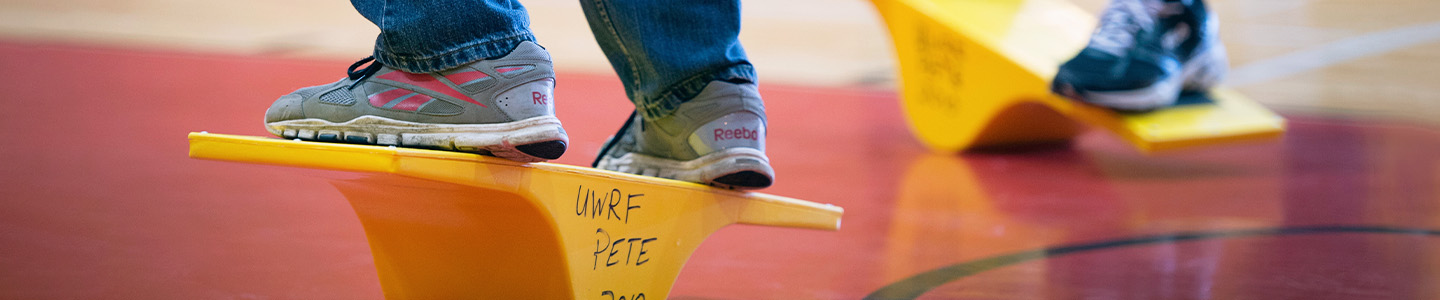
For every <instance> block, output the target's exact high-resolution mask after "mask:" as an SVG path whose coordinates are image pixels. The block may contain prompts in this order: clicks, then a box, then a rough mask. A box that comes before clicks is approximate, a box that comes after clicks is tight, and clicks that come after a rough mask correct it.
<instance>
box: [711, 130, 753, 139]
mask: <svg viewBox="0 0 1440 300" xmlns="http://www.w3.org/2000/svg"><path fill="white" fill-rule="evenodd" d="M715 140H716V141H722V140H752V141H758V140H760V132H759V130H758V128H757V129H756V130H751V129H749V128H745V127H740V128H737V129H723V128H717V129H715Z"/></svg>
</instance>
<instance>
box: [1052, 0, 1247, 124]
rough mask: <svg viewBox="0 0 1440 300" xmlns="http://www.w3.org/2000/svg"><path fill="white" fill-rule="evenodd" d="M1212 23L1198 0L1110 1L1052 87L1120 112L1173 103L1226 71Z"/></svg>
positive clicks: (1222, 49)
mask: <svg viewBox="0 0 1440 300" xmlns="http://www.w3.org/2000/svg"><path fill="white" fill-rule="evenodd" d="M1216 25H1217V22H1216V21H1215V20H1214V16H1213V15H1211V14H1209V12H1208V11H1207V10H1206V8H1205V4H1204V2H1203V1H1201V0H1114V1H1112V2H1111V3H1110V6H1109V7H1107V8H1106V9H1105V11H1104V12H1103V13H1102V14H1101V19H1100V26H1099V28H1097V29H1096V30H1095V33H1094V35H1092V36H1091V40H1090V43H1089V44H1088V45H1087V46H1086V47H1085V49H1084V50H1082V51H1081V52H1080V53H1079V54H1078V55H1076V56H1075V58H1073V59H1071V60H1070V61H1067V62H1065V64H1063V65H1061V66H1060V70H1059V72H1058V73H1057V74H1056V75H1055V80H1054V81H1053V83H1052V89H1053V90H1054V91H1055V92H1056V93H1059V94H1061V95H1064V96H1067V97H1070V98H1074V99H1077V100H1080V101H1084V102H1087V103H1091V104H1095V105H1100V106H1104V107H1108V108H1112V109H1116V110H1121V111H1146V110H1153V109H1157V108H1162V107H1166V106H1171V105H1174V104H1175V100H1176V99H1177V98H1178V97H1179V95H1180V92H1181V90H1194V91H1203V90H1206V89H1209V88H1210V87H1212V86H1214V85H1215V84H1216V83H1217V82H1219V81H1220V78H1221V77H1222V76H1223V74H1224V73H1225V68H1226V66H1225V64H1226V61H1225V53H1224V47H1223V46H1222V45H1220V41H1219V39H1218V38H1217V37H1216V31H1217V30H1216V29H1217V26H1216Z"/></svg>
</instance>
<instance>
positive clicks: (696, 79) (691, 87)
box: [635, 62, 757, 120]
mask: <svg viewBox="0 0 1440 300" xmlns="http://www.w3.org/2000/svg"><path fill="white" fill-rule="evenodd" d="M737 79H738V80H746V81H750V82H757V80H756V75H755V66H753V65H750V63H748V62H742V63H738V64H734V65H730V66H728V67H725V68H723V69H717V70H714V71H710V72H703V73H701V74H698V75H695V76H690V78H686V79H684V80H681V81H680V82H677V83H675V84H674V85H671V86H670V87H669V88H667V89H665V90H662V91H660V93H659V96H656V97H654V98H651V99H640V100H639V101H637V102H636V103H635V110H637V111H639V112H640V114H641V115H643V116H645V117H646V118H649V119H651V120H654V119H659V118H663V117H666V116H669V115H670V114H672V113H675V110H676V109H679V108H680V104H683V103H685V102H686V101H690V99H693V98H695V96H697V95H700V91H701V90H704V89H705V86H707V85H709V84H710V82H711V81H730V80H737Z"/></svg>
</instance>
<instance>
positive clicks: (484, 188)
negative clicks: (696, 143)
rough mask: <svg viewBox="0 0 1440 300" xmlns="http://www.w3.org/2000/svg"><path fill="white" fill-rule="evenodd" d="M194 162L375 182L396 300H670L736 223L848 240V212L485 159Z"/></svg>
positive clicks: (226, 145)
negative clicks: (681, 278)
mask: <svg viewBox="0 0 1440 300" xmlns="http://www.w3.org/2000/svg"><path fill="white" fill-rule="evenodd" d="M190 156H191V157H194V158H203V159H215V160H228V161H237V162H246V163H259V164H272V165H285V166H296V167H306V168H317V169H330V170H343V171H356V172H365V173H368V174H371V175H370V176H365V177H363V178H361V179H350V180H337V181H336V182H335V183H334V184H335V186H336V187H337V188H339V189H340V192H341V193H342V194H344V195H345V197H346V198H347V199H348V200H350V204H351V205H352V206H354V208H355V212H356V214H358V215H359V217H360V222H361V224H363V225H364V227H365V234H366V236H367V237H368V238H369V241H370V248H371V251H372V252H373V253H374V255H375V266H376V268H377V269H378V271H379V274H380V283H381V286H382V289H383V290H384V291H385V296H386V298H391V299H582V298H583V299H612V298H613V299H622V298H623V299H665V298H666V297H667V296H668V294H669V292H670V287H671V285H672V284H673V283H674V281H675V277H676V276H677V275H679V272H680V268H681V267H682V266H683V265H684V264H685V261H686V260H687V259H688V258H689V257H690V254H691V253H692V252H694V251H695V248H696V247H697V246H699V245H700V242H701V241H704V240H705V237H707V236H709V235H710V234H711V233H713V232H714V231H715V230H718V229H720V228H721V227H724V226H726V225H730V224H735V223H740V224H752V225H769V226H784V227H797V228H811V229H824V230H836V229H839V227H840V215H841V214H842V212H843V210H842V209H841V208H839V207H836V206H832V205H820V204H815V203H811V202H806V201H802V200H796V199H790V198H784V197H777V196H771V195H765V194H758V193H742V192H736V191H730V190H722V189H716V188H711V187H706V186H703V185H699V184H693V183H686V182H678V181H673V180H665V179H658V178H651V177H642V176H635V175H630V174H622V173H616V172H609V171H602V170H596V169H591V168H581V167H574V166H567V165H558V164H546V163H533V164H522V163H516V162H511V161H507V160H503V159H498V158H491V157H485V156H480V155H474V154H466V153H456V152H443V151H431V150H418V149H406V148H394V147H378V146H358V145H348V144H332V143H316V142H299V141H290V140H280V139H266V138H257V137H244V136H232V135H219V134H207V133H191V134H190Z"/></svg>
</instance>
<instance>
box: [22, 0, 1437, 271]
mask: <svg viewBox="0 0 1440 300" xmlns="http://www.w3.org/2000/svg"><path fill="white" fill-rule="evenodd" d="M816 2H822V3H824V4H825V5H824V6H825V7H826V8H828V9H827V10H821V9H816V8H815V7H817V4H816ZM1077 2H1080V4H1081V5H1082V6H1084V7H1086V8H1088V9H1091V10H1095V9H1098V8H1099V6H1100V5H1102V4H1103V3H1104V2H1105V1H1104V0H1080V1H1077ZM1212 2H1213V3H1214V5H1215V7H1216V9H1217V11H1219V12H1220V14H1221V17H1222V21H1223V22H1224V24H1225V26H1226V27H1225V29H1224V31H1223V32H1224V33H1223V37H1224V38H1225V39H1226V42H1227V44H1228V45H1229V46H1230V53H1231V56H1232V59H1233V62H1234V63H1233V65H1234V68H1233V72H1232V74H1231V75H1232V76H1231V77H1230V83H1231V84H1233V85H1234V86H1236V87H1237V88H1238V90H1240V91H1241V92H1244V93H1246V94H1247V95H1249V96H1250V97H1252V98H1255V99H1256V100H1257V101H1260V102H1262V103H1265V104H1267V105H1270V106H1271V107H1275V108H1277V109H1279V110H1280V111H1281V112H1282V113H1284V114H1285V115H1286V116H1287V117H1289V118H1290V120H1291V123H1290V124H1291V127H1290V131H1289V133H1288V134H1287V135H1286V136H1285V138H1284V139H1282V140H1277V141H1273V142H1269V143H1258V144H1245V145H1235V146H1227V147H1215V148H1206V149H1198V150H1193V151H1184V152H1179V153H1170V154H1165V155H1160V156H1144V155H1141V154H1139V153H1137V152H1135V151H1133V150H1131V149H1129V148H1127V146H1125V145H1124V144H1123V143H1122V142H1121V141H1119V140H1118V139H1116V138H1114V137H1111V136H1107V135H1105V134H1104V133H1101V132H1091V133H1088V134H1086V135H1083V136H1082V137H1081V138H1079V139H1078V140H1076V141H1075V142H1074V143H1072V144H1071V145H1066V146H1061V147H1047V148H1030V149H1011V150H1009V151H989V152H972V153H964V154H937V153H930V152H929V151H927V150H926V149H924V148H922V147H921V146H920V145H919V144H918V143H917V142H915V141H914V140H913V138H911V137H910V134H909V132H908V131H907V128H906V125H905V124H904V122H903V119H902V118H903V117H902V116H901V113H900V109H899V107H898V100H897V99H896V96H895V95H894V90H893V88H892V87H891V86H892V85H893V82H890V81H891V80H893V79H892V78H893V75H890V72H891V68H893V65H892V64H891V63H889V59H890V55H891V54H890V53H889V52H888V51H889V48H888V46H886V45H887V44H886V43H888V42H886V41H885V40H884V39H885V36H884V31H883V29H882V28H879V27H876V26H878V20H876V19H875V16H874V15H873V13H872V12H869V11H868V4H865V3H863V2H853V1H843V2H833V1H828V0H813V1H812V0H796V1H769V2H761V1H751V2H747V4H746V5H747V6H746V7H747V8H746V9H747V11H746V13H747V14H748V15H749V16H750V17H747V21H746V22H747V23H746V26H747V27H746V30H747V33H746V35H745V37H744V38H745V39H746V43H747V49H749V50H750V52H751V54H752V56H753V57H754V59H755V60H756V62H757V64H759V66H760V68H761V74H762V78H763V79H762V80H764V81H765V83H763V85H762V93H763V94H764V97H765V99H766V100H767V107H768V113H769V115H770V117H771V127H772V128H771V131H770V133H769V134H770V136H769V147H770V148H769V153H770V156H771V158H772V159H773V161H774V166H775V168H776V171H777V173H778V176H779V178H778V181H777V184H776V186H775V187H773V188H771V189H767V190H765V192H766V193H771V194H777V195H783V196H789V197H795V198H800V199H806V200H811V201H817V202H824V203H833V204H836V205H840V206H843V207H845V208H846V214H845V217H844V227H843V228H842V229H841V230H840V231H838V232H822V231H808V230H793V229H775V228H763V227H749V226H733V227H729V228H726V229H723V230H721V231H720V232H719V233H717V234H716V235H714V236H712V237H711V238H710V239H709V240H707V241H706V242H705V243H704V244H703V245H702V246H701V247H700V249H699V251H698V252H697V253H696V254H695V256H694V257H693V258H692V259H691V260H690V262H689V263H688V265H687V266H686V267H685V269H684V271H683V272H682V274H681V276H680V278H679V280H678V281H677V282H676V284H675V288H674V292H673V293H672V294H671V298H672V299H860V298H865V297H872V298H875V299H907V298H920V299H1437V298H1440V284H1436V283H1437V282H1440V85H1436V83H1437V82H1440V75H1436V74H1437V73H1436V72H1434V70H1437V69H1440V25H1437V24H1440V2H1437V1H1431V0H1387V1H1347V0H1265V1H1241V0H1229V1H1220V0H1216V1H1212ZM237 3H240V2H220V1H176V0H122V1H93V0H65V1H51V0H43V1H42V0H8V1H3V0H0V104H4V105H5V107H6V108H7V109H3V110H0V140H3V141H4V142H0V299H379V298H381V297H382V294H381V293H380V287H379V282H378V279H377V278H376V274H375V266H374V262H373V260H372V258H371V255H370V250H369V247H368V245H367V243H366V240H365V236H364V233H363V231H362V229H361V226H360V223H359V222H358V220H357V219H356V217H355V215H354V212H353V210H352V209H351V208H350V207H349V205H348V204H347V203H346V202H345V201H344V199H343V198H342V196H341V195H340V193H339V192H338V191H336V189H335V188H334V187H332V186H331V185H330V183H329V182H328V181H327V180H325V179H324V178H326V177H333V176H343V175H339V174H340V173H337V172H326V171H313V170H302V169H292V168H281V167H267V166H255V165H243V164H233V163H222V162H212V161H199V160H191V159H188V158H186V157H185V155H186V144H185V139H184V135H185V133H187V132H190V131H201V130H207V131H210V132H217V133H232V134H248V135H266V133H265V131H264V130H263V127H262V126H261V115H262V113H263V111H264V110H265V108H266V107H268V106H269V104H270V102H271V101H273V99H275V98H276V97H277V96H278V95H281V94H284V93H288V92H290V91H291V90H293V89H295V88H297V87H299V86H304V85H314V84H321V83H328V82H331V81H333V80H335V79H336V78H340V77H341V76H343V74H344V73H343V71H344V70H343V69H344V67H345V66H347V65H348V64H349V63H350V62H351V61H353V58H358V57H360V56H364V55H365V53H366V52H367V51H368V50H365V48H366V47H367V45H368V44H369V42H370V40H369V39H370V37H371V36H372V35H373V32H370V31H369V30H373V29H371V28H369V27H367V26H368V24H366V23H365V22H364V21H363V20H362V19H359V18H358V15H354V13H353V11H349V10H348V8H347V7H345V3H343V1H341V2H324V1H279V0H256V1H249V2H247V4H244V5H240V4H237ZM526 3H527V5H529V6H530V7H531V8H532V13H535V14H536V17H535V18H536V24H537V25H536V27H537V31H541V34H542V36H541V38H542V41H545V40H547V39H548V40H549V41H550V42H547V45H550V46H551V48H553V49H558V50H556V51H557V53H559V54H557V64H558V65H560V66H561V70H560V72H561V75H560V78H559V85H558V88H557V96H556V99H557V101H559V111H558V114H559V115H560V117H561V119H562V120H563V121H564V122H565V125H566V129H567V131H569V132H570V134H571V138H572V148H571V150H570V152H568V153H567V154H566V155H565V156H564V157H563V158H561V159H560V160H559V161H558V162H560V163H566V164H574V165H588V164H589V163H590V160H591V159H592V158H593V156H594V155H595V152H596V151H597V149H598V148H600V146H601V143H602V142H603V141H604V139H605V138H606V137H607V136H609V135H610V134H612V133H613V131H614V130H615V129H617V126H619V125H620V122H621V120H622V119H624V117H625V116H627V115H628V113H629V112H628V109H629V106H628V104H626V103H627V102H626V101H625V100H624V98H623V97H624V92H623V91H622V90H621V88H620V87H619V82H618V80H616V79H614V76H613V75H611V74H609V73H606V71H605V67H606V66H605V65H604V63H603V58H599V57H598V48H588V47H594V46H593V39H592V38H590V37H589V35H588V30H586V29H585V28H584V27H583V26H584V24H583V22H576V21H575V20H577V19H576V17H578V7H576V6H575V5H574V3H573V1H569V2H564V3H561V2H560V1H559V0H554V1H550V0H536V1H527V2H526ZM337 9H339V10H337ZM547 9H548V10H549V11H558V13H553V14H550V13H546V11H547ZM752 12H755V13H752ZM838 33H843V34H838ZM815 48H823V49H827V50H826V51H814V49H815ZM137 49H143V50H137ZM577 49H578V50H577ZM597 298H600V297H598V295H597Z"/></svg>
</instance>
